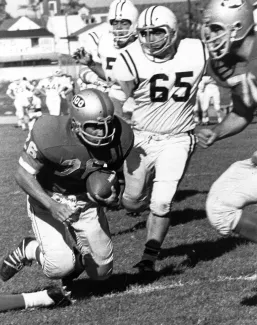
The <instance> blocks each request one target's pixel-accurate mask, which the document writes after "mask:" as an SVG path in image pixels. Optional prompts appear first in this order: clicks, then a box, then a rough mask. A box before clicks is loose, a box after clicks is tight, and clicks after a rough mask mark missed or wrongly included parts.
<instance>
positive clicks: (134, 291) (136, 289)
mask: <svg viewBox="0 0 257 325" xmlns="http://www.w3.org/2000/svg"><path fill="white" fill-rule="evenodd" d="M256 280H257V274H253V275H245V276H243V275H242V276H238V277H232V276H218V277H217V278H216V279H209V280H193V281H188V282H182V281H181V280H180V281H172V283H171V284H165V285H152V284H148V285H145V286H136V285H135V286H131V287H130V288H128V289H127V290H126V291H123V292H118V293H110V294H107V295H104V296H102V297H95V300H102V299H106V298H107V299H108V298H114V297H115V298H117V297H121V296H125V295H142V294H145V293H151V292H154V291H163V290H168V289H175V288H179V287H185V286H194V285H199V284H204V283H219V282H229V281H256Z"/></svg>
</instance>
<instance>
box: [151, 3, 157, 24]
mask: <svg viewBox="0 0 257 325" xmlns="http://www.w3.org/2000/svg"><path fill="white" fill-rule="evenodd" d="M152 8H153V9H152V12H151V17H150V25H153V12H154V9H155V8H157V6H154V7H152Z"/></svg>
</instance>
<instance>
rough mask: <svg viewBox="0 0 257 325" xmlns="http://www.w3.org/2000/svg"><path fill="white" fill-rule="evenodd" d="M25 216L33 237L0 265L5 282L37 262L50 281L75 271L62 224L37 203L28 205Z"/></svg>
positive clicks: (21, 244)
mask: <svg viewBox="0 0 257 325" xmlns="http://www.w3.org/2000/svg"><path fill="white" fill-rule="evenodd" d="M28 215H29V217H30V219H31V222H32V229H33V231H34V234H35V238H32V237H26V238H24V239H23V240H22V242H21V243H20V244H19V246H18V247H17V248H16V249H14V250H13V251H11V252H10V253H9V254H8V255H7V256H6V257H5V258H4V259H3V260H2V261H1V264H0V277H1V279H2V280H3V281H8V280H9V279H10V278H12V277H13V276H14V275H15V274H16V273H17V272H19V271H20V270H21V269H22V268H23V267H24V266H26V265H31V264H32V262H33V261H37V262H38V264H40V265H41V267H42V270H43V272H44V274H45V275H46V276H47V277H49V278H51V279H60V278H62V277H64V276H66V275H68V274H69V273H71V272H72V271H73V270H74V267H75V255H74V253H73V250H72V247H70V245H69V244H70V243H69V241H68V239H69V238H68V237H67V231H66V228H65V226H64V224H62V223H61V222H59V221H57V220H56V219H54V218H53V217H52V216H51V214H50V213H49V212H48V211H47V210H44V209H42V208H41V207H40V206H38V205H37V204H34V203H33V204H31V203H29V202H28Z"/></svg>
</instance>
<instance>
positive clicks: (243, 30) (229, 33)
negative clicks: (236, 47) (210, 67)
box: [202, 0, 254, 60]
mask: <svg viewBox="0 0 257 325" xmlns="http://www.w3.org/2000/svg"><path fill="white" fill-rule="evenodd" d="M253 28H254V18H253V7H252V5H251V4H250V3H249V2H248V0H211V1H210V3H209V4H208V6H207V7H206V9H205V11H204V15H203V25H202V40H203V42H204V43H205V44H206V45H207V48H208V50H209V53H210V56H211V58H213V59H216V60H218V59H220V58H222V57H224V56H225V55H226V54H227V53H228V52H229V50H230V48H231V45H232V43H233V42H236V41H241V40H243V39H244V38H245V37H246V36H247V35H248V33H249V32H250V31H251V30H252V29H253Z"/></svg>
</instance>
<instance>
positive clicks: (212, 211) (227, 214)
mask: <svg viewBox="0 0 257 325" xmlns="http://www.w3.org/2000/svg"><path fill="white" fill-rule="evenodd" d="M256 182H257V168H256V166H255V165H254V164H253V163H252V161H251V159H247V160H244V161H237V162H236V163H234V164H232V165H231V166H230V167H229V168H228V169H227V170H226V171H225V172H224V173H223V174H222V175H221V176H220V177H219V178H218V179H217V180H216V181H215V182H214V184H213V185H212V187H211V189H210V191H209V194H208V197H207V201H206V211H207V217H208V219H209V222H210V223H211V225H212V226H213V227H214V228H215V229H216V230H217V231H218V232H219V233H220V234H221V235H224V236H226V235H229V234H230V233H231V232H236V233H238V234H240V235H242V236H243V237H245V238H247V239H249V240H251V241H254V242H257V213H256V210H255V204H256V203H257V188H256ZM252 204H253V206H252V208H250V209H248V208H246V207H248V206H249V205H252Z"/></svg>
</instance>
